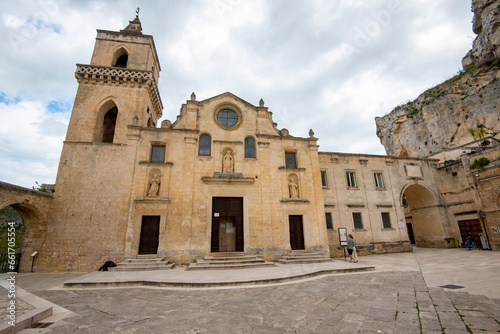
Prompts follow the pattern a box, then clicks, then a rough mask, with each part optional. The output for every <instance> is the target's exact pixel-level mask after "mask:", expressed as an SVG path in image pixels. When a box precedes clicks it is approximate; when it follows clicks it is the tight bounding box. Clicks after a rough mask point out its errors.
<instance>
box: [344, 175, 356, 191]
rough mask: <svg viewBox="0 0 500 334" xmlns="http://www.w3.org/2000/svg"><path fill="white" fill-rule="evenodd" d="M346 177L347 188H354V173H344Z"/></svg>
mask: <svg viewBox="0 0 500 334" xmlns="http://www.w3.org/2000/svg"><path fill="white" fill-rule="evenodd" d="M346 176H347V187H349V188H356V177H355V175H354V172H346Z"/></svg>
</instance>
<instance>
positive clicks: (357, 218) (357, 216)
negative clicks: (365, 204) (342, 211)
mask: <svg viewBox="0 0 500 334" xmlns="http://www.w3.org/2000/svg"><path fill="white" fill-rule="evenodd" d="M352 220H353V222H354V229H355V230H362V229H363V220H362V219H361V212H353V213H352Z"/></svg>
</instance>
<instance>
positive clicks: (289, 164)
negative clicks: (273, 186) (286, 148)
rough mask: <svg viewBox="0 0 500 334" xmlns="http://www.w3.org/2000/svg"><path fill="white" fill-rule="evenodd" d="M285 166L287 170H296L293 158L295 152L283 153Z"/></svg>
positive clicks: (295, 161) (294, 158)
mask: <svg viewBox="0 0 500 334" xmlns="http://www.w3.org/2000/svg"><path fill="white" fill-rule="evenodd" d="M285 164H286V165H285V166H286V168H288V169H296V168H297V160H296V157H295V152H285Z"/></svg>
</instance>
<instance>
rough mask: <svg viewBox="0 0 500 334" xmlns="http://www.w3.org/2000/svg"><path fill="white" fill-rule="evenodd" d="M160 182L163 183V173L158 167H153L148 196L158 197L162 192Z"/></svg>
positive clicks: (150, 174)
mask: <svg viewBox="0 0 500 334" xmlns="http://www.w3.org/2000/svg"><path fill="white" fill-rule="evenodd" d="M160 184H161V174H160V171H159V170H157V169H153V170H152V171H151V172H150V173H149V182H148V186H149V188H148V197H157V196H158V194H159V193H160Z"/></svg>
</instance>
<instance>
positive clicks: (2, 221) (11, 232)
mask: <svg viewBox="0 0 500 334" xmlns="http://www.w3.org/2000/svg"><path fill="white" fill-rule="evenodd" d="M23 234H24V223H23V218H22V217H21V215H20V214H19V213H18V212H17V211H16V209H14V208H13V207H11V206H6V207H4V208H2V209H0V272H1V273H6V272H9V271H18V269H19V257H20V253H21V241H22V237H23ZM12 254H14V257H15V264H13V265H11V263H9V259H11V255H12ZM14 267H15V269H12V268H14Z"/></svg>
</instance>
